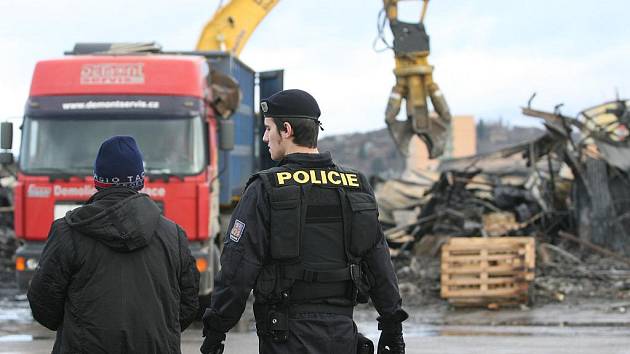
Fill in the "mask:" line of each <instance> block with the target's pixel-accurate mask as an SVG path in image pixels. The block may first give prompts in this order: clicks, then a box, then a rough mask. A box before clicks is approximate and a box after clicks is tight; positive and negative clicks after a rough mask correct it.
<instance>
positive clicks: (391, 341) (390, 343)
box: [377, 331, 405, 354]
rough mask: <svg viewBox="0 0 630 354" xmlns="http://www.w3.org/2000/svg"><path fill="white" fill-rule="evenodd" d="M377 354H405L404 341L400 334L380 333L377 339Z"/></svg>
mask: <svg viewBox="0 0 630 354" xmlns="http://www.w3.org/2000/svg"><path fill="white" fill-rule="evenodd" d="M377 353H378V354H386V353H387V354H389V353H392V354H405V341H404V340H403V335H402V332H399V333H394V332H387V331H382V332H381V337H380V338H379V339H378V352H377Z"/></svg>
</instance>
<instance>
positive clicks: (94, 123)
mask: <svg viewBox="0 0 630 354" xmlns="http://www.w3.org/2000/svg"><path fill="white" fill-rule="evenodd" d="M203 127H204V124H203V122H202V120H201V118H200V117H194V118H186V119H182V118H178V119H116V120H112V119H111V118H110V119H93V118H90V119H77V118H74V117H73V118H72V119H60V118H55V119H49V118H48V119H46V118H43V119H42V118H39V117H37V118H33V117H28V116H27V117H25V119H24V127H23V129H24V131H23V134H22V143H21V147H20V169H21V170H22V172H24V173H26V174H35V175H39V174H41V175H50V174H64V175H65V174H69V175H91V174H92V172H93V171H92V170H93V167H94V159H95V158H96V154H97V152H98V149H99V147H100V145H101V143H102V142H103V141H105V140H106V139H108V138H110V137H112V136H115V135H130V136H132V137H134V138H135V139H136V141H137V142H138V146H139V147H140V150H141V151H142V155H143V158H144V164H145V167H144V168H145V173H146V174H147V175H180V176H181V175H193V174H198V173H200V172H201V171H202V170H203V168H204V166H205V164H206V153H205V145H206V144H205V134H204V131H203Z"/></svg>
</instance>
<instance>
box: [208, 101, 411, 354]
mask: <svg viewBox="0 0 630 354" xmlns="http://www.w3.org/2000/svg"><path fill="white" fill-rule="evenodd" d="M260 109H261V112H262V114H263V116H264V119H265V121H264V126H265V133H264V136H263V141H264V142H265V143H266V144H267V145H268V147H269V152H270V154H271V158H272V159H273V160H275V161H279V163H278V166H277V167H274V168H271V169H269V170H265V171H261V172H258V173H256V174H254V175H253V176H252V177H251V178H250V180H249V182H248V184H247V187H246V189H245V192H244V194H243V196H242V198H241V200H240V202H239V203H238V206H237V207H236V210H235V211H234V214H233V216H232V220H231V221H230V225H229V228H228V229H229V233H228V234H227V235H226V238H225V245H224V248H223V253H222V255H221V271H220V272H219V274H218V275H217V278H216V280H215V288H214V294H213V296H212V301H211V305H210V308H208V309H207V310H206V312H205V314H204V316H203V323H204V329H203V332H204V336H205V340H204V342H203V345H202V347H201V352H202V353H220V352H222V350H223V341H224V340H225V333H226V332H227V331H229V330H230V329H231V328H232V327H233V326H234V325H235V324H236V323H237V322H238V320H239V319H240V317H241V315H242V313H243V310H244V309H245V304H246V301H247V298H248V296H249V293H250V291H251V290H252V289H254V296H255V302H254V315H255V318H256V330H257V334H258V336H259V351H260V353H343V354H347V353H356V352H357V340H358V339H359V337H358V334H357V329H356V326H355V324H354V322H353V320H352V313H353V306H354V305H356V304H357V303H364V302H367V300H368V297H369V298H371V299H372V302H373V303H374V306H375V307H376V309H377V311H378V312H379V315H380V316H379V317H378V322H379V329H381V336H380V339H379V343H378V352H379V353H404V351H405V349H404V348H405V343H404V341H403V336H402V325H401V323H402V321H404V320H405V319H406V318H407V317H408V316H407V314H406V313H405V311H403V310H402V309H401V298H400V294H399V291H398V284H397V279H396V275H395V273H394V269H393V266H392V263H391V259H390V256H389V250H388V247H387V243H386V241H385V238H384V236H383V232H382V230H381V228H380V226H379V224H378V215H377V205H376V200H375V199H374V194H373V191H372V189H371V187H370V185H369V184H368V181H367V179H366V178H365V177H364V176H363V175H362V174H361V173H359V172H357V171H354V170H350V169H347V168H343V167H341V166H339V165H337V164H335V163H334V162H333V161H332V159H331V156H330V153H320V152H319V151H318V150H317V136H318V132H319V129H321V123H320V121H319V116H320V110H319V107H318V105H317V102H316V101H315V99H314V98H313V97H312V96H311V95H310V94H308V93H307V92H304V91H301V90H285V91H281V92H278V93H276V94H274V95H273V96H271V97H269V98H268V99H265V100H262V102H261V104H260Z"/></svg>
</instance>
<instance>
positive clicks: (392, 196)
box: [375, 100, 630, 304]
mask: <svg viewBox="0 0 630 354" xmlns="http://www.w3.org/2000/svg"><path fill="white" fill-rule="evenodd" d="M523 114H524V115H526V116H531V117H536V118H541V119H543V124H544V126H545V128H546V133H544V134H542V135H541V136H539V137H537V138H535V139H533V140H531V141H528V142H525V143H523V144H519V145H516V146H513V147H509V148H505V149H502V150H500V151H497V152H493V153H487V154H482V155H476V156H472V157H468V158H462V159H454V160H445V161H442V162H441V164H440V166H439V168H438V170H437V173H429V172H423V173H422V174H421V173H419V172H415V173H412V174H409V173H408V174H407V176H411V177H412V178H407V179H399V180H387V181H383V182H381V183H378V184H377V185H376V186H375V191H376V194H377V199H378V201H379V208H380V209H379V211H380V215H381V222H382V224H383V225H384V229H385V235H386V237H387V239H388V242H389V244H390V247H391V253H392V256H393V257H394V259H395V262H396V265H397V266H398V268H397V269H398V275H399V278H400V281H401V292H403V294H405V293H406V292H407V295H409V296H410V297H408V298H406V301H410V302H411V303H414V304H420V303H431V302H433V301H436V299H437V297H438V296H439V284H438V283H439V272H440V270H439V269H440V268H439V248H440V246H441V245H442V244H443V243H444V242H445V241H446V240H448V238H449V237H480V236H481V237H484V236H502V237H510V236H533V237H535V238H536V244H537V247H536V254H537V261H536V278H535V280H534V294H533V295H534V297H533V299H534V301H533V302H534V303H541V302H548V301H565V300H567V299H573V298H580V297H603V298H614V299H628V298H630V280H628V279H630V235H629V234H630V175H629V173H630V137H629V135H630V131H629V127H630V101H623V100H616V101H612V102H608V103H604V104H602V105H598V106H596V107H593V108H590V109H587V110H584V111H582V112H580V114H579V115H578V116H577V117H576V118H572V117H567V116H564V115H562V114H561V113H560V112H559V111H558V110H556V112H544V111H539V110H534V109H531V108H529V107H528V108H524V109H523ZM416 177H420V178H416Z"/></svg>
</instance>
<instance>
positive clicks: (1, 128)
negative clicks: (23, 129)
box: [0, 122, 13, 165]
mask: <svg viewBox="0 0 630 354" xmlns="http://www.w3.org/2000/svg"><path fill="white" fill-rule="evenodd" d="M12 146H13V123H11V122H2V123H0V149H2V150H11V147H12ZM12 163H13V153H11V151H2V152H0V165H10V164H12Z"/></svg>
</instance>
